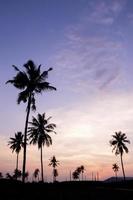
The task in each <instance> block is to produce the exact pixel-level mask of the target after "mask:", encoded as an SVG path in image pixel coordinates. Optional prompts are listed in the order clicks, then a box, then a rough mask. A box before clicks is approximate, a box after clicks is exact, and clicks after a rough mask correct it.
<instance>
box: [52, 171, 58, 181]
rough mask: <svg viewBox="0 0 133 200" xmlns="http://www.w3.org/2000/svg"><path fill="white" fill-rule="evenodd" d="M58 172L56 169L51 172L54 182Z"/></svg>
mask: <svg viewBox="0 0 133 200" xmlns="http://www.w3.org/2000/svg"><path fill="white" fill-rule="evenodd" d="M58 175H59V174H58V170H57V169H54V170H53V177H54V182H56V177H57V176H58Z"/></svg>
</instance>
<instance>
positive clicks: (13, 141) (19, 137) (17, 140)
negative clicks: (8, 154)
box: [8, 132, 24, 171]
mask: <svg viewBox="0 0 133 200" xmlns="http://www.w3.org/2000/svg"><path fill="white" fill-rule="evenodd" d="M8 145H9V146H10V149H12V152H14V151H15V152H16V154H17V160H16V170H17V171H18V157H19V153H20V151H21V148H22V147H23V145H24V143H23V134H22V132H17V133H15V137H14V138H10V141H9V142H8Z"/></svg>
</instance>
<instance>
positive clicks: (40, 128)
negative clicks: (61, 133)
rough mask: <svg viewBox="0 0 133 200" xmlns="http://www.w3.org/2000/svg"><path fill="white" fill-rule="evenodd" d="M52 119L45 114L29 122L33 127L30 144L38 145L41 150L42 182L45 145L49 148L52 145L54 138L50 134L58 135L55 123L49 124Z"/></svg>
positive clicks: (30, 132) (30, 133)
mask: <svg viewBox="0 0 133 200" xmlns="http://www.w3.org/2000/svg"><path fill="white" fill-rule="evenodd" d="M50 119H51V117H49V118H48V119H46V118H45V113H44V114H42V115H41V114H38V115H37V118H35V117H33V118H32V122H29V124H30V125H31V127H29V128H28V132H29V134H28V135H29V140H30V144H33V145H36V144H37V145H38V149H40V150H41V178H42V181H44V177H43V155H42V154H43V152H42V148H43V146H44V145H46V146H47V147H49V146H50V145H52V138H51V136H50V135H49V133H52V132H53V133H56V132H55V131H54V129H55V127H56V125H55V124H53V123H49V120H50Z"/></svg>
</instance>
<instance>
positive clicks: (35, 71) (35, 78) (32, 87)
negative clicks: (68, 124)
mask: <svg viewBox="0 0 133 200" xmlns="http://www.w3.org/2000/svg"><path fill="white" fill-rule="evenodd" d="M23 67H24V69H25V71H23V70H20V69H19V68H18V67H16V66H14V65H13V68H14V69H15V70H16V72H17V74H16V76H14V77H13V79H12V80H8V81H7V83H11V84H12V85H13V86H15V87H16V88H17V89H19V90H21V92H20V93H19V94H18V100H17V102H18V104H20V103H21V102H24V103H27V109H26V112H27V114H26V121H25V129H24V152H23V174H22V181H23V182H25V171H26V147H27V128H28V120H29V114H30V110H31V108H32V110H36V106H35V94H39V93H42V92H43V91H46V90H56V88H55V87H53V86H50V84H49V83H48V82H46V79H47V78H48V73H49V71H51V70H52V68H49V69H48V70H46V71H43V72H41V65H39V66H38V67H37V66H36V65H35V63H34V62H33V61H32V60H29V61H28V62H27V63H26V64H24V65H23Z"/></svg>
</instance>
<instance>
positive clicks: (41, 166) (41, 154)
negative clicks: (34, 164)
mask: <svg viewBox="0 0 133 200" xmlns="http://www.w3.org/2000/svg"><path fill="white" fill-rule="evenodd" d="M41 177H42V182H44V178H43V158H42V146H41Z"/></svg>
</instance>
